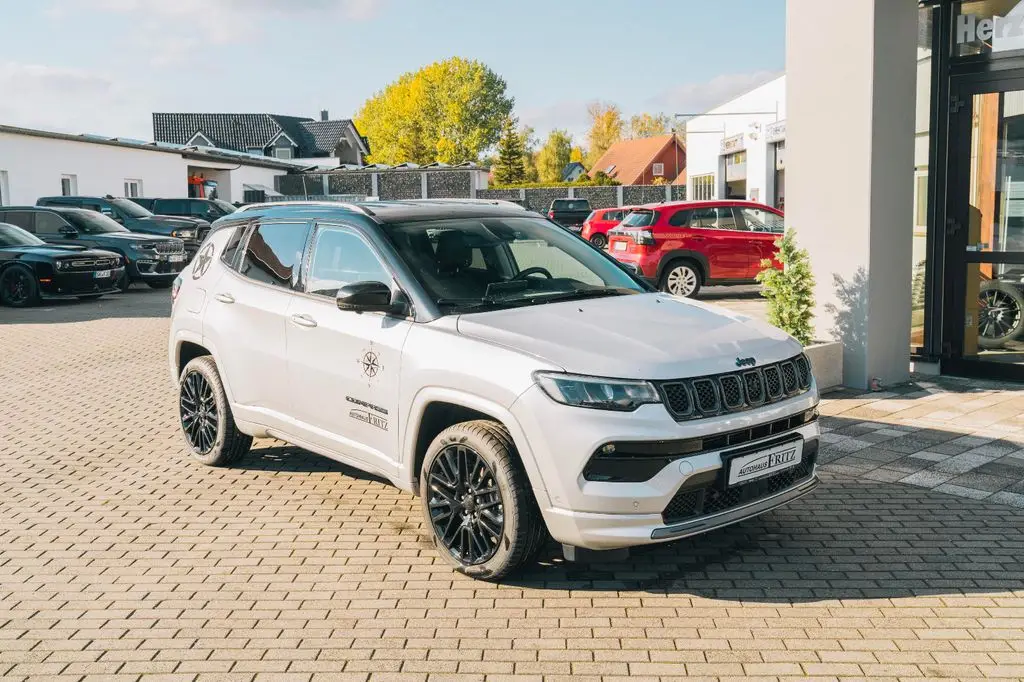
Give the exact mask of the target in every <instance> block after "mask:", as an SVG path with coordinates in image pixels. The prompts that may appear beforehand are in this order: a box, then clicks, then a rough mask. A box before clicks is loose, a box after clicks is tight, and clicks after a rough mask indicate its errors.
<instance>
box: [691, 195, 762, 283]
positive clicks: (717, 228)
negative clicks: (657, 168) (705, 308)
mask: <svg viewBox="0 0 1024 682" xmlns="http://www.w3.org/2000/svg"><path fill="white" fill-rule="evenodd" d="M742 227H743V225H742V223H740V222H738V221H737V218H736V214H735V213H733V209H732V207H731V206H717V207H716V206H708V207H703V208H695V209H693V211H692V212H691V214H690V228H691V235H690V239H691V240H693V241H697V240H699V241H700V242H701V246H700V248H699V250H700V251H702V252H703V253H704V255H705V256H706V257H707V259H708V268H709V269H710V272H709V273H708V277H709V278H710V279H713V280H745V279H748V278H749V273H750V267H751V263H752V262H753V260H754V259H755V257H756V253H755V249H756V244H755V243H754V242H753V240H751V239H750V234H749V233H748V232H744V231H742Z"/></svg>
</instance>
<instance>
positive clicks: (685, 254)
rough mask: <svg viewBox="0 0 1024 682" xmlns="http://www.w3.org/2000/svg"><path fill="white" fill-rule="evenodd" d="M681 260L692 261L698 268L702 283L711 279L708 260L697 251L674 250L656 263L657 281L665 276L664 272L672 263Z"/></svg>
mask: <svg viewBox="0 0 1024 682" xmlns="http://www.w3.org/2000/svg"><path fill="white" fill-rule="evenodd" d="M681 260H689V261H693V262H694V263H696V264H697V267H699V268H700V270H701V272H700V274H701V276H702V277H703V279H704V281H705V282H707V281H708V280H709V279H710V278H711V270H710V268H709V266H708V258H707V256H705V255H704V254H703V253H701V252H699V251H691V250H690V249H676V250H675V251H669V252H668V253H666V254H665V255H663V256H662V257H661V262H659V263H658V281H659V282H660V281H661V278H662V277H664V276H665V272H666V271H667V270H668V269H669V267H671V266H672V265H673V264H674V263H677V262H679V261H681Z"/></svg>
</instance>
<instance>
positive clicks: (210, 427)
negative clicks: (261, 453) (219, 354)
mask: <svg viewBox="0 0 1024 682" xmlns="http://www.w3.org/2000/svg"><path fill="white" fill-rule="evenodd" d="M178 414H179V416H180V418H181V432H182V434H183V435H184V436H185V442H186V443H187V444H188V447H189V449H190V450H191V451H192V456H193V457H195V458H196V459H197V460H199V461H200V462H202V463H203V464H206V465H207V466H215V467H217V466H227V465H229V464H233V463H235V462H237V461H238V460H239V459H241V458H242V456H243V455H245V453H247V452H248V451H249V448H250V447H251V446H252V436H247V435H245V434H244V433H242V432H241V431H239V430H238V427H237V426H235V419H234V416H233V415H232V414H231V406H230V405H229V404H228V397H227V393H226V392H225V391H224V385H223V384H222V383H221V380H220V374H219V373H218V372H217V365H216V364H215V363H214V361H213V358H212V357H210V356H209V355H203V356H201V357H198V358H196V359H194V360H192V361H191V362H189V363H188V364H187V365H186V366H185V369H184V370H182V372H181V379H180V380H179V382H178Z"/></svg>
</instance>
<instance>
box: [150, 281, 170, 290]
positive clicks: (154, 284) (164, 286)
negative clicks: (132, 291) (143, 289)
mask: <svg viewBox="0 0 1024 682" xmlns="http://www.w3.org/2000/svg"><path fill="white" fill-rule="evenodd" d="M146 284H148V285H149V288H150V289H170V288H171V285H172V284H174V282H146Z"/></svg>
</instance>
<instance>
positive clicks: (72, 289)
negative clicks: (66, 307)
mask: <svg viewBox="0 0 1024 682" xmlns="http://www.w3.org/2000/svg"><path fill="white" fill-rule="evenodd" d="M109 273H110V274H109V276H108V277H99V278H98V277H95V276H94V273H93V272H92V271H87V272H59V271H58V272H57V273H55V274H53V275H51V276H50V277H48V278H45V279H41V280H39V295H40V297H42V298H44V299H61V298H75V297H77V296H96V295H100V294H111V293H116V292H117V291H119V289H118V286H117V285H118V282H119V281H120V280H121V277H123V276H124V268H112V269H111V270H109ZM47 280H48V281H47Z"/></svg>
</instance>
